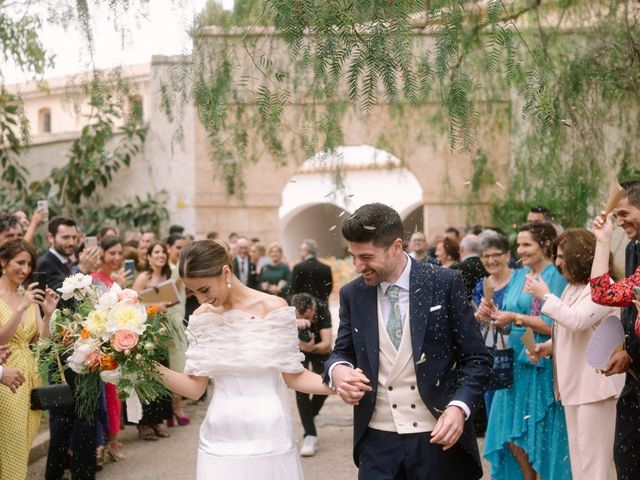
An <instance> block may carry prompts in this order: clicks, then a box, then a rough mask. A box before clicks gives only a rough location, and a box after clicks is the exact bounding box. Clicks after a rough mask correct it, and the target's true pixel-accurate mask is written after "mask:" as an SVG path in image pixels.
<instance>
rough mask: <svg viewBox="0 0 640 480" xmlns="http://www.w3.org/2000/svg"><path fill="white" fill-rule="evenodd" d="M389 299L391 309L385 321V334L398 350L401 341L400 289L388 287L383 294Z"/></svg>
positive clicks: (394, 286) (396, 286)
mask: <svg viewBox="0 0 640 480" xmlns="http://www.w3.org/2000/svg"><path fill="white" fill-rule="evenodd" d="M385 295H386V296H387V297H388V298H389V304H390V306H391V309H390V310H389V318H388V319H387V333H388V334H389V338H390V339H391V343H393V345H394V346H395V347H396V350H398V349H399V348H400V340H402V316H401V314H400V301H399V296H400V287H399V286H398V285H390V286H389V287H388V288H387V291H386V292H385Z"/></svg>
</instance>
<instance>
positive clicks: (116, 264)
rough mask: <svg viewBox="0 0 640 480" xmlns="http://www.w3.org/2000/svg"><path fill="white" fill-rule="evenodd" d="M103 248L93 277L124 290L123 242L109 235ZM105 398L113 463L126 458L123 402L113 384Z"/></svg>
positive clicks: (106, 286)
mask: <svg viewBox="0 0 640 480" xmlns="http://www.w3.org/2000/svg"><path fill="white" fill-rule="evenodd" d="M100 248H102V264H101V265H100V268H99V269H98V270H97V271H95V272H93V273H92V274H91V276H92V277H93V281H94V283H95V284H96V285H98V286H101V287H103V288H104V289H105V290H107V289H109V288H111V285H113V284H114V283H117V284H118V285H120V286H121V287H122V288H124V287H125V285H126V284H127V277H126V274H125V272H124V268H123V265H124V256H123V254H122V251H123V245H122V240H120V238H118V237H114V236H111V235H108V236H106V237H104V238H103V239H102V240H101V242H100ZM105 397H106V400H107V416H108V425H107V431H106V440H107V443H106V446H105V447H104V453H106V454H107V455H109V456H110V457H111V459H112V460H113V461H116V462H117V461H118V460H122V459H124V458H125V455H124V453H122V443H120V442H119V441H118V433H119V432H120V420H121V418H122V402H121V400H120V398H119V397H118V389H117V388H116V386H115V385H114V384H112V383H105ZM103 456H104V455H103V452H102V450H100V447H98V454H97V462H98V464H100V462H101V461H103Z"/></svg>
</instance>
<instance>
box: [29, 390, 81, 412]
mask: <svg viewBox="0 0 640 480" xmlns="http://www.w3.org/2000/svg"><path fill="white" fill-rule="evenodd" d="M73 404H74V400H73V393H72V392H71V387H69V385H68V384H66V383H56V384H53V385H45V386H42V387H38V388H34V389H33V390H31V409H32V410H49V409H50V408H60V407H72V406H73Z"/></svg>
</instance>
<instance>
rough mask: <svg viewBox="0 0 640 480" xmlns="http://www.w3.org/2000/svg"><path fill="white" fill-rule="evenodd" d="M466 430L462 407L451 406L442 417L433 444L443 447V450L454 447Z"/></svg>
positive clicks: (437, 424)
mask: <svg viewBox="0 0 640 480" xmlns="http://www.w3.org/2000/svg"><path fill="white" fill-rule="evenodd" d="M463 430H464V412H463V411H462V409H461V408H460V407H456V406H455V405H451V406H449V407H447V409H446V410H445V411H444V412H443V413H442V415H440V418H439V419H438V423H436V426H435V428H434V429H433V432H431V443H435V444H437V445H442V446H443V450H449V449H450V448H451V447H453V446H454V445H455V444H456V442H457V441H458V439H459V438H460V435H462V431H463Z"/></svg>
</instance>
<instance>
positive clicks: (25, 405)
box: [0, 238, 59, 480]
mask: <svg viewBox="0 0 640 480" xmlns="http://www.w3.org/2000/svg"><path fill="white" fill-rule="evenodd" d="M36 258H37V257H36V252H35V250H34V249H33V247H32V246H31V245H30V244H29V243H27V242H26V241H24V240H22V239H19V238H16V239H12V240H8V241H6V242H4V243H3V244H2V245H0V266H1V267H2V273H1V274H0V344H7V343H8V344H9V345H10V349H11V355H10V356H9V358H8V359H7V361H6V363H5V368H7V370H8V371H7V375H8V377H7V379H8V378H9V375H10V374H11V371H10V370H9V369H17V370H19V371H20V372H22V374H23V375H24V379H25V381H24V383H22V382H21V381H20V378H19V377H18V378H15V379H14V382H13V383H12V384H11V385H10V386H9V388H10V389H11V390H7V389H4V388H3V389H0V419H2V421H0V476H1V477H2V479H3V480H24V479H25V478H26V477H27V464H28V461H29V452H30V451H31V444H32V443H33V439H34V438H35V435H36V433H37V432H38V428H39V426H40V412H39V411H37V410H31V409H30V405H31V403H30V395H31V390H32V389H34V388H36V387H37V386H38V383H39V382H38V376H37V373H36V359H35V356H34V354H33V352H32V351H31V346H32V344H33V343H35V342H36V341H37V340H38V337H48V336H49V320H50V319H51V315H52V314H53V311H54V310H55V308H56V305H57V304H58V299H59V297H58V295H57V294H56V293H55V292H54V291H53V290H52V289H50V288H47V289H46V290H40V289H38V288H37V285H38V284H37V283H35V282H34V283H32V282H31V273H32V272H33V269H34V267H35V265H36ZM38 306H40V308H41V309H42V312H43V313H44V315H43V316H41V314H40V309H39V308H38Z"/></svg>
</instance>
